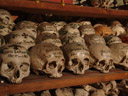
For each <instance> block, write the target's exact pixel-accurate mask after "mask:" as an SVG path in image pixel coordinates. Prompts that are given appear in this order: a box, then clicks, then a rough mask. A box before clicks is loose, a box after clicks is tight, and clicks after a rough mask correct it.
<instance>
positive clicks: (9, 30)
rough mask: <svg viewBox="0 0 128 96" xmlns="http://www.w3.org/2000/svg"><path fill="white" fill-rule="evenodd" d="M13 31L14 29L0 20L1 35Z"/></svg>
mask: <svg viewBox="0 0 128 96" xmlns="http://www.w3.org/2000/svg"><path fill="white" fill-rule="evenodd" d="M11 32H12V30H11V29H10V28H9V27H8V26H7V25H5V24H3V23H1V22H0V35H2V36H6V35H8V34H10V33H11Z"/></svg>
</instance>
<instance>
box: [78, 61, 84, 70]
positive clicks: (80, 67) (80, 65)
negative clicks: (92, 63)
mask: <svg viewBox="0 0 128 96" xmlns="http://www.w3.org/2000/svg"><path fill="white" fill-rule="evenodd" d="M83 68H84V66H83V64H82V63H81V62H80V64H79V69H80V71H82V70H83Z"/></svg>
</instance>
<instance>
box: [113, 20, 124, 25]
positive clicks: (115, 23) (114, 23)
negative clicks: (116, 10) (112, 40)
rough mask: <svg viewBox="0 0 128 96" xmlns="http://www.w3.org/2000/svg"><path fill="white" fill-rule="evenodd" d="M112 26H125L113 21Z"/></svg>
mask: <svg viewBox="0 0 128 96" xmlns="http://www.w3.org/2000/svg"><path fill="white" fill-rule="evenodd" d="M111 26H123V25H122V24H121V23H120V22H119V21H117V20H116V21H112V22H111Z"/></svg>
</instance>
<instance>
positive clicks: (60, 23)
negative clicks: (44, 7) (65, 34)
mask: <svg viewBox="0 0 128 96" xmlns="http://www.w3.org/2000/svg"><path fill="white" fill-rule="evenodd" d="M51 23H52V24H53V25H54V26H56V28H57V31H59V30H60V29H62V28H63V27H64V26H65V25H66V22H64V21H58V22H57V21H53V22H51Z"/></svg>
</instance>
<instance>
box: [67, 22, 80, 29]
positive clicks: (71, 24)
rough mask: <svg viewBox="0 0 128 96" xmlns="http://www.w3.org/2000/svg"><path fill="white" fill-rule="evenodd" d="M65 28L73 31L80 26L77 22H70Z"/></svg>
mask: <svg viewBox="0 0 128 96" xmlns="http://www.w3.org/2000/svg"><path fill="white" fill-rule="evenodd" d="M65 27H70V28H73V29H78V28H79V27H80V24H79V23H78V22H70V23H68V24H67V25H66V26H65Z"/></svg>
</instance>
